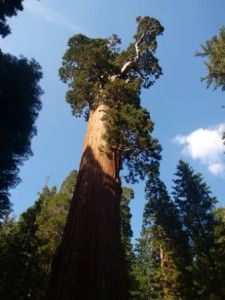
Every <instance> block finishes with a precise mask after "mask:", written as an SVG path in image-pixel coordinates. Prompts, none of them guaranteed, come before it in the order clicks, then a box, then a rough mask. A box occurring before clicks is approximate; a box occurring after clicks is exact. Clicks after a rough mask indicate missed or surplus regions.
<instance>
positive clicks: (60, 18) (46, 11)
mask: <svg viewBox="0 0 225 300" xmlns="http://www.w3.org/2000/svg"><path fill="white" fill-rule="evenodd" d="M24 8H25V9H26V10H27V11H28V12H30V13H31V14H33V15H36V16H38V17H40V18H42V19H44V20H45V21H47V22H49V23H52V24H58V25H61V26H63V27H65V28H67V29H69V30H71V31H80V29H79V27H78V26H77V25H76V24H74V23H73V22H71V21H69V20H68V19H67V17H66V16H65V15H64V14H62V13H60V12H58V11H55V10H52V9H50V8H48V7H47V6H46V5H44V4H43V3H42V2H41V1H34V0H25V1H24Z"/></svg>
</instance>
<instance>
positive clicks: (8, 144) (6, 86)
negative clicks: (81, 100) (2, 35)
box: [0, 51, 42, 219]
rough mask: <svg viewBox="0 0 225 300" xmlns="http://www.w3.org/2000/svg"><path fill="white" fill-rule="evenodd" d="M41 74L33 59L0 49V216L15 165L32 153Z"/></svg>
mask: <svg viewBox="0 0 225 300" xmlns="http://www.w3.org/2000/svg"><path fill="white" fill-rule="evenodd" d="M41 77H42V73H41V68H40V66H39V64H38V63H37V62H36V61H35V60H30V61H29V60H27V59H26V58H23V57H21V58H19V59H17V58H16V57H14V56H12V55H9V54H3V53H2V52H1V51H0V140H1V143H0V219H1V218H2V216H3V215H4V214H6V213H7V212H8V211H9V210H10V201H9V189H10V188H13V187H15V186H16V185H17V184H18V182H19V177H18V173H19V166H20V165H21V164H22V163H23V161H24V160H25V159H27V158H28V157H29V156H30V155H31V154H32V151H31V139H32V137H33V136H34V135H35V134H36V127H35V125H34V123H35V120H36V118H37V116H38V112H39V111H40V109H41V101H40V95H41V93H42V90H41V88H40V86H39V84H38V83H39V80H40V79H41Z"/></svg>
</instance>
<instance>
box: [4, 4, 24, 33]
mask: <svg viewBox="0 0 225 300" xmlns="http://www.w3.org/2000/svg"><path fill="white" fill-rule="evenodd" d="M22 2H23V0H1V1H0V35H1V36H2V37H5V36H7V35H8V34H9V33H10V32H11V31H10V28H9V25H7V19H6V18H7V17H12V16H16V15H17V13H18V11H21V10H23V4H22Z"/></svg>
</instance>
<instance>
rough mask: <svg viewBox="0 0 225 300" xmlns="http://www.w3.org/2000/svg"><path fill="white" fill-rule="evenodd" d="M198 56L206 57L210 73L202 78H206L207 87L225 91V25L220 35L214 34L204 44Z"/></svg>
mask: <svg viewBox="0 0 225 300" xmlns="http://www.w3.org/2000/svg"><path fill="white" fill-rule="evenodd" d="M196 55H197V56H201V57H205V58H206V59H207V60H206V61H205V65H206V67H207V71H208V74H207V75H206V76H205V77H204V78H202V79H203V80H206V82H207V87H209V86H211V85H212V86H213V87H214V88H215V89H216V88H221V89H222V91H225V71H224V70H225V27H222V28H221V29H220V32H219V34H218V35H215V36H213V37H212V38H211V39H209V40H208V41H207V42H206V43H205V44H204V45H202V50H201V51H199V52H197V53H196Z"/></svg>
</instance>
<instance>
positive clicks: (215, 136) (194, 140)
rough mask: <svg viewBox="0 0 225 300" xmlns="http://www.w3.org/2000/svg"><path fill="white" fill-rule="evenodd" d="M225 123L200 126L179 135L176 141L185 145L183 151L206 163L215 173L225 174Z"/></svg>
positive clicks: (210, 170)
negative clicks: (223, 139) (188, 132)
mask: <svg viewBox="0 0 225 300" xmlns="http://www.w3.org/2000/svg"><path fill="white" fill-rule="evenodd" d="M224 131H225V123H224V124H219V125H217V126H215V127H211V128H199V129H197V130H195V131H193V132H191V133H190V134H188V135H177V136H176V137H175V139H174V141H175V142H176V143H178V144H180V145H183V150H182V153H183V154H184V155H186V156H189V157H191V158H192V159H197V160H199V161H200V162H201V163H202V164H204V165H206V166H207V168H208V170H209V172H211V173H212V174H213V175H221V176H222V175H224V174H225V163H224V159H223V156H224V151H225V146H224V144H223V141H222V136H223V132H224Z"/></svg>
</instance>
